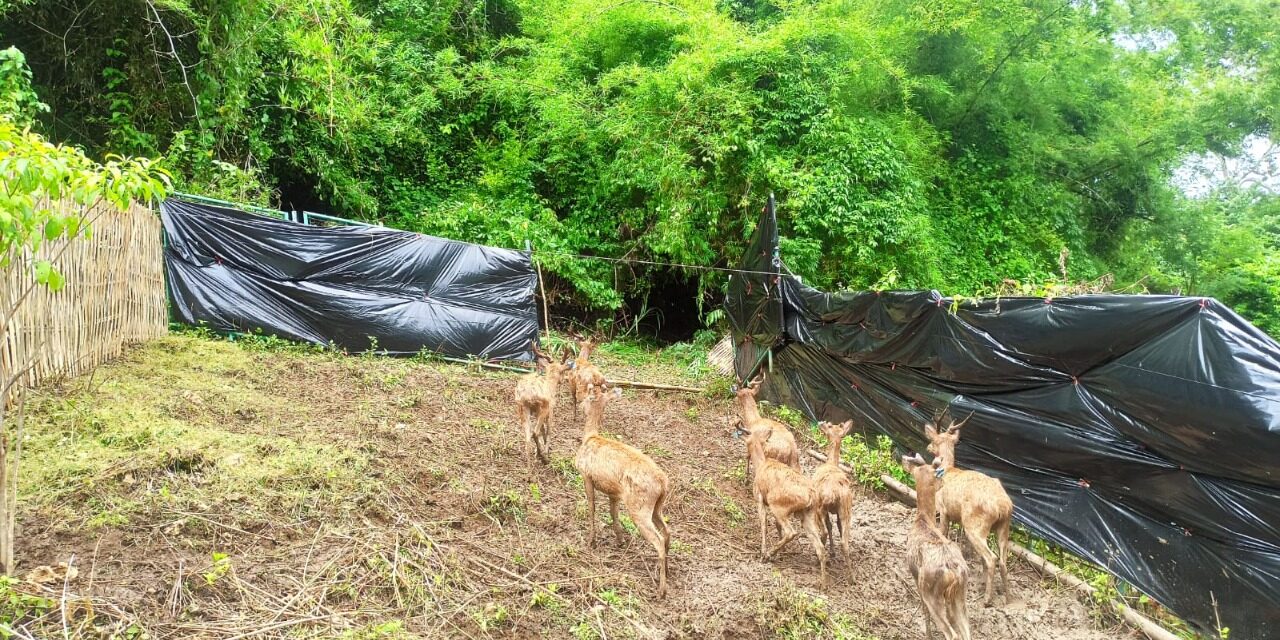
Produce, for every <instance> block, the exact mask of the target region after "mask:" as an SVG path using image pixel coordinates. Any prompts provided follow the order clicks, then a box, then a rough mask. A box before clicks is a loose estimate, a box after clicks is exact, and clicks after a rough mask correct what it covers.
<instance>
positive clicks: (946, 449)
mask: <svg viewBox="0 0 1280 640" xmlns="http://www.w3.org/2000/svg"><path fill="white" fill-rule="evenodd" d="M936 457H937V459H938V460H939V461H941V462H942V468H943V469H946V470H948V471H950V470H952V469H954V468H956V445H954V444H940V445H938V455H937V456H936Z"/></svg>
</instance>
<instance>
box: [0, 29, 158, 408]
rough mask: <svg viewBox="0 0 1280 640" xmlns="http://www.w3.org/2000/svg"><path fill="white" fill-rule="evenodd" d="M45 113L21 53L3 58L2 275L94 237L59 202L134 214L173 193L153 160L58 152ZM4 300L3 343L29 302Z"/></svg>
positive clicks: (56, 275) (12, 295)
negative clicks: (40, 128)
mask: <svg viewBox="0 0 1280 640" xmlns="http://www.w3.org/2000/svg"><path fill="white" fill-rule="evenodd" d="M45 108H46V107H45V105H44V104H42V103H40V101H39V100H38V99H36V94H35V92H34V91H33V90H32V88H31V73H30V71H29V70H28V69H27V66H26V63H25V60H24V59H23V55H22V52H20V51H18V50H17V49H14V48H12V47H10V48H8V49H4V50H0V184H2V185H3V189H0V268H3V267H9V266H10V265H12V264H13V263H14V261H15V260H21V259H29V257H28V256H29V255H30V254H33V253H34V252H35V251H36V250H38V249H39V248H40V246H41V245H42V244H44V243H45V242H47V241H52V240H61V239H74V238H76V237H78V236H79V235H81V234H82V233H90V232H91V227H90V225H91V223H92V221H93V220H92V219H86V215H85V213H84V211H82V210H77V209H72V208H66V209H63V208H60V207H57V206H55V205H56V202H57V201H58V200H59V199H65V200H70V201H72V202H76V203H78V204H81V205H85V206H93V205H96V204H98V203H100V202H106V203H109V204H112V205H114V206H116V207H118V208H120V209H127V208H128V207H129V205H130V204H131V203H132V202H134V201H135V200H143V201H149V200H151V199H152V198H163V197H164V194H165V189H167V188H168V186H169V175H168V174H167V173H166V172H165V171H164V170H163V169H162V168H160V167H157V166H154V165H153V163H152V161H150V160H148V159H146V158H122V157H112V158H109V159H108V160H107V162H106V164H99V163H97V162H94V161H93V160H90V159H89V158H88V157H86V156H85V155H84V153H83V152H82V151H81V150H79V149H76V148H72V147H67V146H63V145H55V144H51V143H49V142H48V141H46V140H45V139H44V138H43V137H41V136H40V135H39V134H37V133H33V132H32V131H31V128H30V125H31V122H32V118H33V117H34V116H35V114H37V113H38V112H40V111H41V110H43V109H45ZM23 268H24V269H28V268H29V269H30V272H31V275H32V276H33V280H34V284H41V285H46V286H48V287H50V288H52V289H54V290H57V289H60V288H62V285H63V282H64V280H63V276H62V274H61V273H60V272H59V271H58V268H57V265H55V264H54V263H53V262H52V261H50V260H47V259H43V258H41V259H37V260H30V261H29V264H24V265H23ZM5 293H6V294H8V295H5V296H0V300H2V301H3V302H2V306H0V338H2V337H3V336H4V334H5V331H6V329H7V327H8V320H9V317H8V314H10V313H12V308H13V307H15V306H16V305H19V304H21V302H22V299H23V298H25V294H23V293H19V292H16V291H15V292H5ZM9 373H11V372H6V375H8V374H9ZM3 382H6V381H5V380H0V383H3ZM0 424H3V412H2V411H0Z"/></svg>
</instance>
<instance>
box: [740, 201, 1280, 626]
mask: <svg viewBox="0 0 1280 640" xmlns="http://www.w3.org/2000/svg"><path fill="white" fill-rule="evenodd" d="M764 217H765V219H764V220H762V222H761V224H760V225H759V227H758V229H757V234H756V237H755V238H754V239H753V241H752V244H751V247H752V249H751V250H750V251H749V252H748V254H747V256H746V257H745V259H744V260H743V262H742V265H741V266H742V269H744V270H749V271H768V270H777V269H778V268H779V266H780V265H781V263H780V262H779V261H778V260H776V259H775V258H774V257H773V256H774V255H775V254H773V252H772V251H771V250H770V249H771V246H772V247H776V246H777V245H776V238H777V234H778V230H777V223H776V221H775V220H774V218H773V215H772V211H771V209H770V210H766V213H765V216H764ZM771 243H772V245H771ZM781 271H782V275H780V276H772V275H768V274H735V275H734V276H733V283H732V285H731V287H730V299H729V301H728V304H727V307H728V313H729V315H730V321H731V323H732V326H733V328H734V331H735V336H734V337H735V340H736V342H737V344H738V347H739V350H738V352H737V360H738V372H739V375H740V376H742V375H746V374H747V373H749V372H750V370H751V369H752V368H753V367H754V366H755V365H756V363H758V362H760V361H761V356H760V354H761V352H762V351H763V350H772V358H771V361H772V373H771V374H770V375H769V376H768V378H767V382H766V384H765V386H764V389H763V392H764V396H765V397H768V398H769V399H771V400H774V401H777V402H783V403H785V404H788V405H791V406H793V407H795V408H798V409H800V410H802V411H804V412H805V414H806V415H808V416H809V417H810V418H812V419H824V420H844V419H846V418H853V419H854V421H855V422H856V423H857V424H858V425H859V427H860V428H861V429H863V430H864V431H866V432H869V433H884V434H887V435H889V436H890V437H891V438H893V440H894V441H895V442H896V443H897V444H898V445H900V446H902V447H904V448H907V449H910V450H913V451H920V452H921V453H925V445H926V442H925V439H924V433H923V427H924V424H925V422H926V421H927V420H929V419H930V418H932V417H933V415H934V412H935V411H936V410H940V409H942V408H943V407H947V406H950V407H951V408H952V412H953V414H956V415H957V416H964V415H967V414H968V413H969V412H970V411H973V412H975V413H974V415H973V418H972V419H971V420H970V421H969V423H968V424H967V425H966V426H965V428H964V435H963V437H962V439H961V441H960V445H959V447H958V451H957V454H956V455H957V458H958V464H960V466H963V467H968V468H972V469H977V470H980V471H983V472H985V473H987V474H990V475H991V476H993V477H996V478H999V479H1000V480H1001V481H1002V482H1003V483H1004V486H1005V489H1006V490H1007V491H1008V493H1009V495H1010V497H1011V498H1013V502H1014V517H1015V519H1016V520H1017V521H1019V522H1020V523H1022V524H1023V525H1024V526H1026V527H1027V528H1029V529H1030V530H1031V531H1033V532H1034V533H1035V534H1036V535H1039V536H1041V537H1043V538H1046V539H1048V540H1052V541H1054V542H1056V543H1058V544H1060V545H1062V546H1063V547H1064V548H1066V549H1068V550H1070V551H1071V552H1072V553H1074V554H1076V555H1078V556H1080V557H1083V558H1087V559H1089V560H1090V561H1092V562H1094V563H1096V564H1098V565H1099V566H1102V567H1105V568H1107V569H1108V570H1109V571H1111V572H1112V573H1114V574H1115V575H1117V576H1119V577H1120V578H1122V579H1124V580H1126V581H1127V582H1129V583H1131V584H1133V585H1134V586H1136V587H1137V588H1139V589H1141V590H1142V591H1143V592H1145V593H1147V594H1148V595H1150V596H1151V597H1152V598H1154V599H1155V600H1156V601H1158V602H1160V603H1162V604H1163V605H1165V606H1166V607H1168V608H1169V609H1171V610H1172V611H1174V612H1175V613H1177V614H1178V615H1179V616H1181V617H1182V618H1184V619H1186V620H1187V621H1189V622H1190V623H1191V624H1193V625H1194V626H1196V627H1198V628H1199V629H1200V630H1201V631H1204V632H1207V633H1211V634H1212V635H1214V636H1216V635H1217V634H1216V631H1215V630H1216V628H1217V616H1218V615H1220V616H1221V621H1222V625H1223V626H1226V627H1229V628H1230V629H1231V637H1232V638H1233V639H1243V640H1255V639H1257V640H1261V639H1264V638H1276V637H1280V345H1277V344H1276V342H1275V341H1273V340H1272V339H1271V338H1269V337H1268V336H1266V335H1265V334H1264V333H1262V332H1261V331H1260V330H1258V329H1257V328H1255V327H1254V326H1252V325H1250V324H1249V323H1248V322H1246V321H1245V320H1243V319H1241V318H1240V317H1239V316H1238V315H1236V314H1235V313H1233V312H1232V311H1231V310H1230V309H1227V308H1226V307H1224V306H1222V305H1221V304H1219V303H1218V302H1216V301H1214V300H1212V299H1206V298H1188V297H1179V296H1122V295H1097V296H1077V297H1068V298H1059V299H1052V300H1046V299H1043V298H1035V299H1031V298H1012V299H1010V298H1005V299H1002V300H982V301H979V302H977V303H973V302H964V303H962V304H959V305H958V306H957V307H956V308H955V309H954V310H953V309H952V300H951V299H948V298H943V297H942V296H940V295H939V294H938V293H937V292H884V293H876V292H842V293H835V294H830V293H823V292H821V291H817V290H815V289H813V288H810V287H807V286H805V285H804V284H803V283H801V281H800V280H799V279H798V278H796V277H794V276H792V275H789V274H788V273H787V272H786V270H785V267H782V268H781ZM766 285H767V286H766ZM1215 601H1216V602H1217V605H1218V611H1217V612H1216V613H1215V611H1214V609H1213V604H1212V603H1213V602H1215Z"/></svg>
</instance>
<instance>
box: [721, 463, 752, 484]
mask: <svg viewBox="0 0 1280 640" xmlns="http://www.w3.org/2000/svg"><path fill="white" fill-rule="evenodd" d="M724 477H725V479H726V480H735V481H737V482H746V481H747V461H746V460H739V461H738V462H736V463H734V465H733V466H731V467H729V469H728V470H727V471H725V472H724Z"/></svg>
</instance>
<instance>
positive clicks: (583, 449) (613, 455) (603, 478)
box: [574, 434, 670, 496]
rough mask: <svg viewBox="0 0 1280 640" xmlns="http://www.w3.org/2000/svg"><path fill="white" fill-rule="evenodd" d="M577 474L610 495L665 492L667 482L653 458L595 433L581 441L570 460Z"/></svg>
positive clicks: (664, 474)
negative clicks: (576, 469) (572, 460)
mask: <svg viewBox="0 0 1280 640" xmlns="http://www.w3.org/2000/svg"><path fill="white" fill-rule="evenodd" d="M574 465H575V466H576V467H577V468H578V472H579V473H581V474H582V475H583V476H585V477H588V478H590V479H591V482H592V484H594V485H595V488H597V489H599V490H601V491H603V492H605V493H607V494H609V495H611V496H619V495H623V494H639V495H646V494H657V493H666V491H667V489H668V487H669V485H670V479H669V478H668V477H667V474H666V472H665V471H663V470H662V468H661V467H659V466H658V464H657V463H656V462H654V461H653V458H650V457H649V456H648V455H645V453H644V452H643V451H640V450H639V449H637V448H635V447H633V446H631V445H629V444H625V443H622V442H618V441H617V440H614V439H612V438H607V437H605V436H602V435H599V434H595V435H591V436H587V437H586V438H584V439H583V441H582V445H581V446H580V447H578V453H577V455H576V456H575V457H574Z"/></svg>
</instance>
